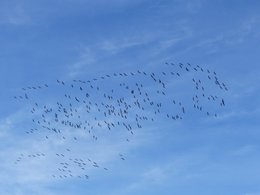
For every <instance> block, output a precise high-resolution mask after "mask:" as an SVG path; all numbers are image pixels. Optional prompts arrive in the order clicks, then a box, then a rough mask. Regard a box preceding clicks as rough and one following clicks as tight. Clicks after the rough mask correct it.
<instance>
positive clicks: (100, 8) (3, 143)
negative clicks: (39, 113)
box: [0, 0, 260, 195]
mask: <svg viewBox="0 0 260 195" xmlns="http://www.w3.org/2000/svg"><path fill="white" fill-rule="evenodd" d="M0 43H1V44H0V51H1V52H0V75H1V76H0V88H1V93H0V94H1V96H0V98H1V99H0V100H1V101H0V108H1V112H0V194H15V195H27V194H36V195H38V194H39V195H42V194H48V195H59V194H62V195H67V194H68V195H70V194H79V195H83V194H84V195H85V194H93V195H132V194H135V195H144V194H149V195H153V194H154V195H157V194H165V195H172V194H178V195H179V194H180V195H186V194H187V195H190V194H195V195H196V194H198V195H208V194H210V195H259V194H260V166H259V164H260V153H259V151H260V106H259V105H260V85H259V83H260V65H259V62H260V55H259V54H260V46H259V45H260V3H259V1H256V0H247V1H246V0H229V1H226V0H217V1H211V0H186V1H184V0H160V1H154V0H111V1H105V0H96V1H89V0H62V1H61V0H55V1H53V0H52V1H51V0H38V1H33V0H24V1H18V0H9V1H0ZM166 61H169V62H176V63H178V62H182V63H187V62H189V63H191V64H194V65H195V64H200V65H202V66H205V67H207V68H209V69H211V70H215V71H216V72H217V73H218V75H219V76H220V78H221V79H222V80H223V81H225V82H226V83H227V85H228V87H229V89H230V90H229V92H228V93H226V94H225V100H226V108H225V109H224V110H222V111H221V114H220V116H219V117H218V118H217V119H214V120H213V119H209V118H207V117H203V116H198V115H196V113H195V112H194V115H190V116H189V117H187V119H185V120H183V121H182V122H180V123H176V124H169V123H167V122H165V121H164V120H161V121H160V120H159V121H157V122H156V123H155V125H147V126H146V127H145V128H143V131H142V132H141V133H140V134H138V135H136V137H135V139H134V141H133V143H132V144H130V146H124V145H123V143H111V142H109V143H108V145H103V146H95V149H96V150H97V151H99V152H101V151H102V147H108V148H111V154H110V153H109V154H104V156H103V158H102V155H101V157H100V161H102V162H103V163H104V164H106V165H107V166H109V167H110V169H111V170H110V171H109V172H104V171H96V170H93V171H92V172H91V179H89V181H87V182H86V181H82V180H79V179H68V180H54V179H52V178H51V177H47V176H46V174H45V173H47V172H48V171H49V169H50V167H51V166H52V163H53V161H52V160H51V159H46V161H44V164H37V163H36V164H33V166H32V167H31V165H30V164H29V163H28V164H24V165H23V167H19V166H18V167H17V166H14V164H13V161H14V159H15V158H16V157H17V155H19V154H20V153H21V150H22V151H23V152H26V151H30V150H36V149H37V148H38V149H43V150H44V151H46V152H48V151H51V150H52V148H51V146H46V145H38V143H37V142H36V141H35V142H32V140H30V139H27V138H26V135H24V131H25V129H26V128H27V125H28V121H29V120H31V119H30V114H28V113H27V112H25V110H26V109H27V105H26V104H21V103H17V102H15V101H14V100H13V98H12V97H13V96H14V95H15V94H17V93H19V92H20V91H21V88H22V87H24V86H31V85H40V84H44V83H54V82H55V81H56V79H61V80H64V81H70V80H72V79H85V80H87V78H94V77H96V76H100V75H104V74H107V73H109V74H110V73H113V72H130V71H134V70H137V69H144V70H154V71H156V70H160V69H161V67H162V66H164V63H165V62H166ZM172 82H174V80H173V81H172ZM182 82H183V83H182ZM182 82H180V84H185V82H186V81H182ZM150 87H152V86H150ZM56 93H57V92H56ZM176 93H178V91H177V92H176ZM180 93H181V95H183V98H185V90H184V92H181V91H180ZM49 94H54V95H55V91H49ZM47 97H48V94H46V96H44V95H43V96H41V97H39V98H41V99H42V100H44V101H47V99H44V98H47ZM121 150H123V151H124V153H126V154H127V160H126V161H125V162H122V161H120V160H118V159H116V158H115V157H114V153H113V151H115V152H117V151H121ZM94 152H95V151H94ZM101 154H102V153H101ZM46 165H47V168H46ZM37 167H38V168H37Z"/></svg>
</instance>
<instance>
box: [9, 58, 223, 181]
mask: <svg viewBox="0 0 260 195" xmlns="http://www.w3.org/2000/svg"><path fill="white" fill-rule="evenodd" d="M178 83H179V84H178ZM181 84H184V85H185V84H186V85H187V86H188V87H192V88H191V89H188V88H184V87H180V86H178V85H181ZM175 87H177V90H178V91H176V89H174V88H175ZM216 89H219V90H220V91H219V92H221V91H222V92H226V91H228V88H227V86H226V84H225V83H224V82H222V81H220V79H219V78H218V75H217V74H216V72H214V71H210V70H208V69H205V68H204V67H202V66H199V65H195V66H192V65H191V64H189V63H187V64H182V63H178V64H175V63H168V62H166V63H165V66H164V67H163V68H161V70H160V71H156V72H152V71H141V70H137V71H131V72H116V73H112V74H106V75H102V76H99V77H96V78H93V79H90V80H73V81H71V82H69V81H63V80H56V81H55V82H53V83H51V84H43V85H37V86H28V87H23V88H22V90H21V91H22V92H21V94H20V95H16V96H14V97H13V98H14V99H15V100H17V101H19V102H23V103H26V104H27V105H28V107H29V110H28V111H29V112H30V114H31V117H32V119H31V122H30V123H29V126H30V128H28V129H27V130H26V131H25V135H27V136H31V138H33V139H37V140H38V141H39V142H41V143H44V144H46V145H47V144H52V143H53V142H59V143H61V144H59V146H62V149H61V150H60V151H59V152H55V150H53V153H46V152H43V151H41V152H36V153H32V154H29V153H24V152H23V153H21V154H20V155H19V156H18V157H17V159H16V160H15V162H14V163H15V164H17V165H19V164H20V163H22V162H24V161H26V159H34V160H40V159H42V160H44V159H46V158H47V156H52V157H53V158H55V159H56V161H55V162H56V163H57V167H56V170H55V171H54V173H52V174H51V175H52V177H53V178H57V179H65V178H81V179H89V173H88V171H89V170H90V167H92V168H97V169H103V170H104V171H108V170H109V169H108V168H107V167H105V166H103V165H102V163H98V162H97V161H95V160H94V159H93V158H89V157H88V158H85V156H76V155H75V150H74V148H73V146H74V145H77V144H83V146H84V144H85V143H90V144H91V143H93V142H95V143H98V142H99V141H100V140H101V141H100V143H102V140H103V138H104V137H106V136H108V134H111V135H117V136H121V137H122V141H123V142H125V143H126V144H127V143H131V141H132V139H133V138H134V136H135V134H136V133H137V132H139V131H140V129H141V128H143V127H144V126H145V125H148V124H149V123H154V122H156V120H157V121H158V120H159V121H160V120H167V121H168V123H170V122H175V121H181V120H183V119H184V117H185V115H186V114H187V113H189V112H190V113H191V112H193V111H192V110H195V111H197V112H199V113H201V114H202V115H205V116H207V117H214V118H215V117H218V113H217V111H218V110H219V109H220V108H221V107H224V106H225V100H224V98H223V97H221V96H219V95H218V94H214V93H216V92H217V91H216ZM178 94H179V95H178ZM44 96H45V98H42V97H44ZM53 96H54V98H53ZM35 99H36V100H35ZM72 145H73V146H72ZM80 146H82V145H80ZM51 147H52V146H51ZM118 158H119V159H120V160H122V161H125V160H126V159H127V158H126V156H125V155H123V154H121V153H119V154H118Z"/></svg>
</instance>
